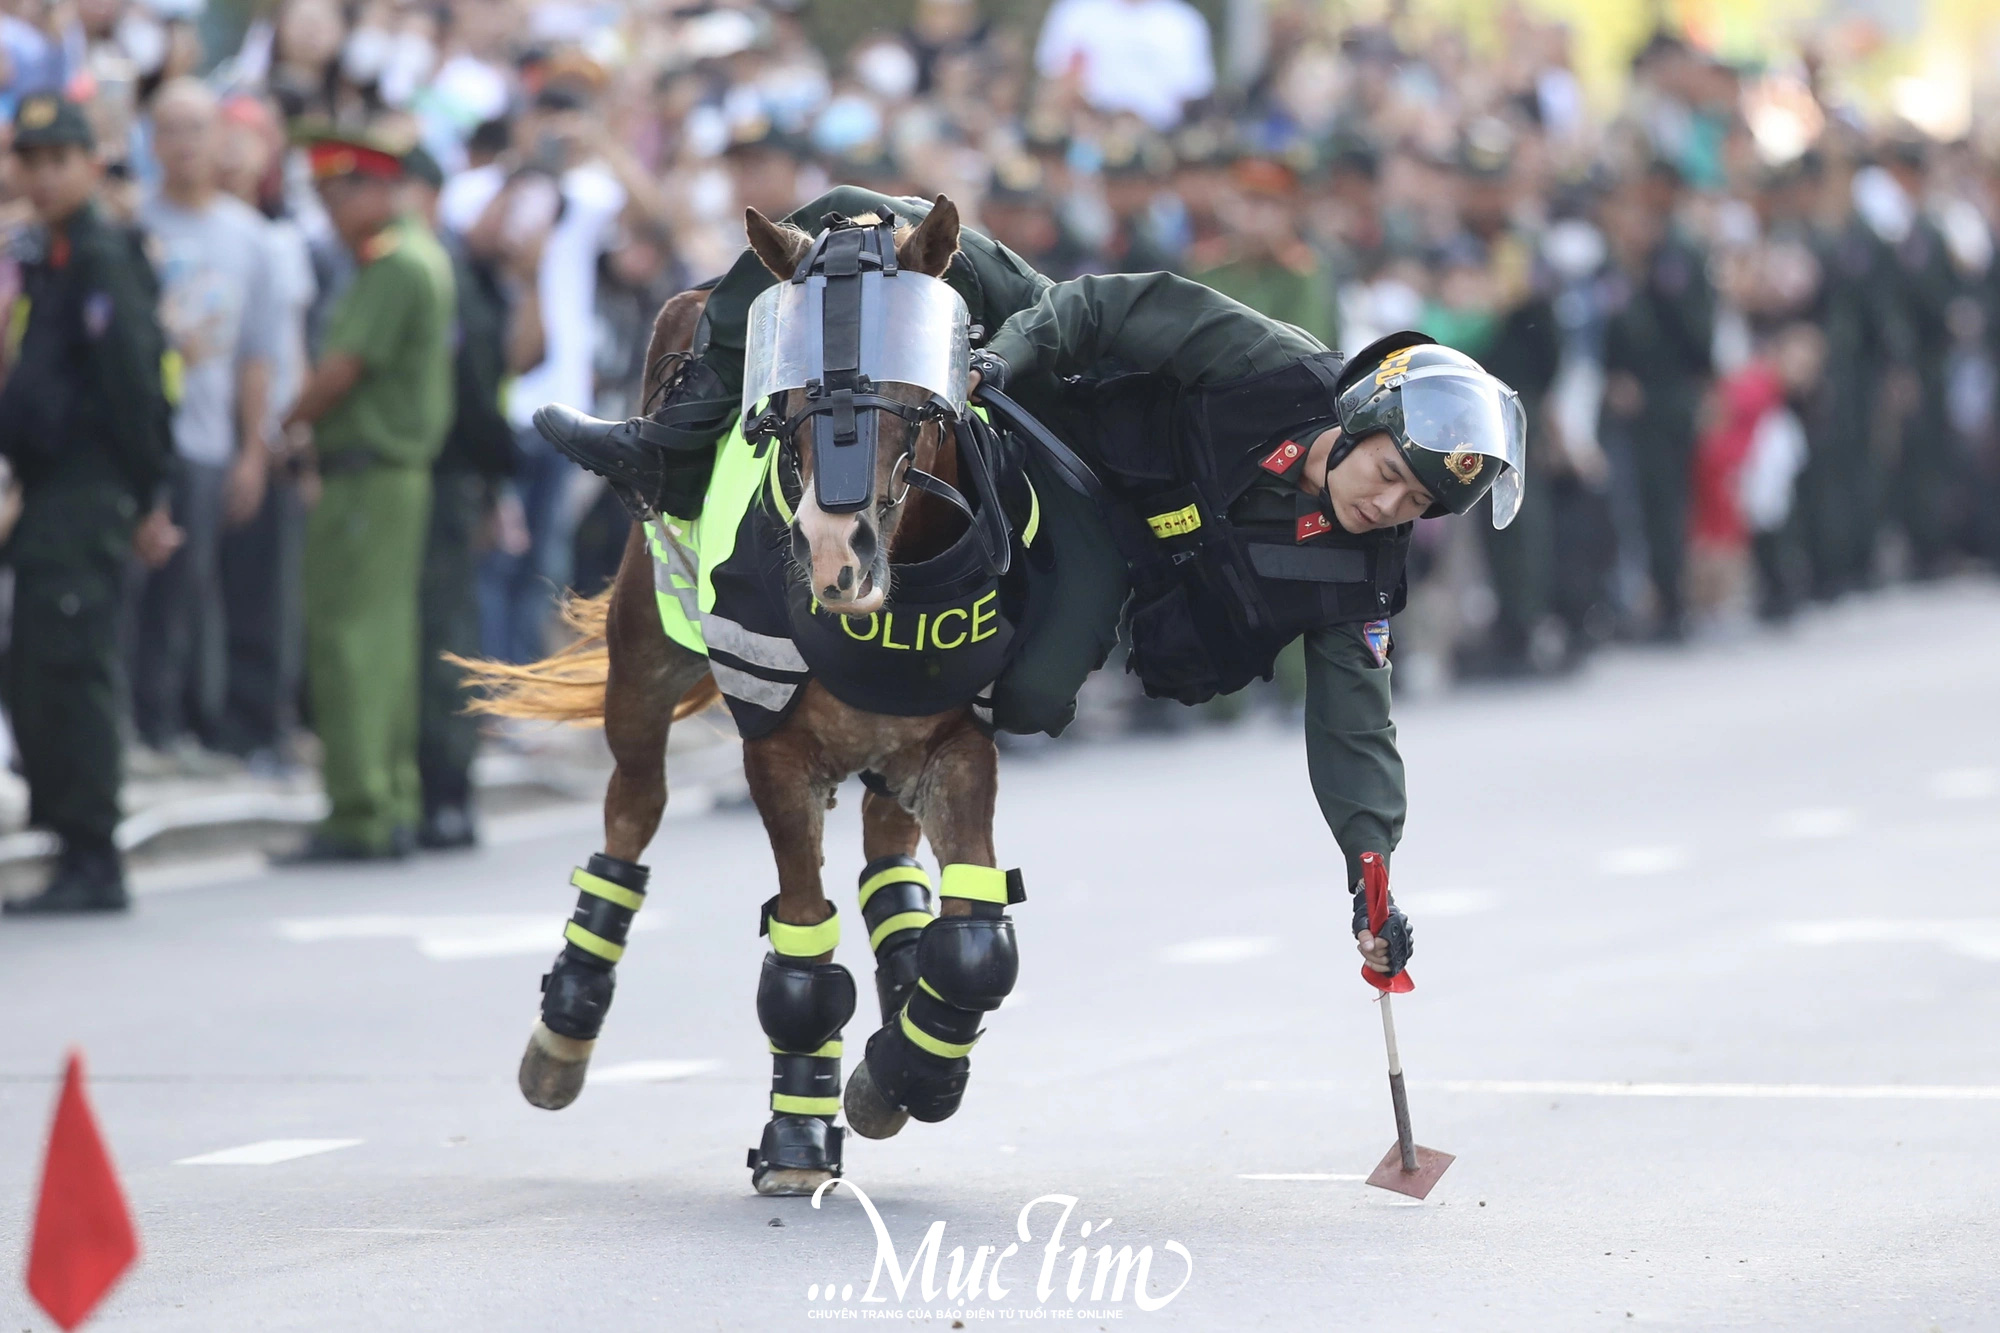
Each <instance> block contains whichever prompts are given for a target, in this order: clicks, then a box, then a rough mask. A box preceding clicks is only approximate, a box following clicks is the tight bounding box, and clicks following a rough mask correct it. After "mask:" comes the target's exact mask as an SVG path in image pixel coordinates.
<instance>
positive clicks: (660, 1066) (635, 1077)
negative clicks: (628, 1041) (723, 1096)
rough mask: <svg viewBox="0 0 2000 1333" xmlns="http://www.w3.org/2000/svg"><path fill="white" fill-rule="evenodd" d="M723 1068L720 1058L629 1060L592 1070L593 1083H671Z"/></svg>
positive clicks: (591, 1079)
mask: <svg viewBox="0 0 2000 1333" xmlns="http://www.w3.org/2000/svg"><path fill="white" fill-rule="evenodd" d="M720 1068H722V1061H720V1060H627V1061H626V1062H625V1063H624V1064H620V1065H606V1066H605V1067H604V1068H602V1069H593V1070H591V1071H590V1081H591V1082H592V1083H671V1082H673V1081H674V1080H675V1079H681V1078H693V1077H694V1076H695V1075H696V1074H706V1073H708V1072H709V1071H710V1070H712V1069H720Z"/></svg>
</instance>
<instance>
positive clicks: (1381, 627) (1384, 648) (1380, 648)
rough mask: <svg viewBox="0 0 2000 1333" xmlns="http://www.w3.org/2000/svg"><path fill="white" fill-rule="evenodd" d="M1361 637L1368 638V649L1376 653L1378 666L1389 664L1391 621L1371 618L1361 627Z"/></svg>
mask: <svg viewBox="0 0 2000 1333" xmlns="http://www.w3.org/2000/svg"><path fill="white" fill-rule="evenodd" d="M1361 637H1362V638H1364V639H1366V640H1368V651H1369V652H1371V653H1373V654H1375V665H1376V666H1387V665H1389V650H1390V648H1391V647H1392V646H1393V645H1392V644H1391V643H1390V641H1389V622H1388V621H1386V620H1371V621H1369V622H1368V623H1367V624H1365V625H1363V626H1362V627H1361Z"/></svg>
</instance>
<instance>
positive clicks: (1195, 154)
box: [1174, 120, 1242, 167]
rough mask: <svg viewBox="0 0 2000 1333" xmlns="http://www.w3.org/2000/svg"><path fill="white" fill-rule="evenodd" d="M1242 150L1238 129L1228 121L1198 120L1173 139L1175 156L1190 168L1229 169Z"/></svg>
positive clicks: (1185, 127)
mask: <svg viewBox="0 0 2000 1333" xmlns="http://www.w3.org/2000/svg"><path fill="white" fill-rule="evenodd" d="M1241 151H1242V145H1241V142H1240V137H1239V136H1238V134H1237V133H1236V128H1235V126H1233V125H1231V124H1230V123H1229V122H1228V121H1225V120H1198V121H1194V122H1192V123H1191V124H1188V125H1186V126H1184V127H1183V128H1182V129H1181V131H1180V133H1179V134H1178V135H1176V136H1175V137H1174V155H1175V157H1177V158H1178V159H1179V160H1180V162H1181V163H1182V164H1184V165H1186V166H1191V167H1226V166H1228V165H1229V164H1230V163H1231V162H1233V161H1235V160H1236V158H1237V157H1238V156H1239V154H1240V153H1241Z"/></svg>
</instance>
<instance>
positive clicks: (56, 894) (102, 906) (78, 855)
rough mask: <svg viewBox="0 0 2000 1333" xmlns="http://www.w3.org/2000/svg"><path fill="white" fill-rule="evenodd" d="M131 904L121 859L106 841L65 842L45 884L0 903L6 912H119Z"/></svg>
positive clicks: (46, 914)
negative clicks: (33, 892) (31, 894)
mask: <svg viewBox="0 0 2000 1333" xmlns="http://www.w3.org/2000/svg"><path fill="white" fill-rule="evenodd" d="M131 905H132V900H131V898H130V897H129V896H128V895H127V894H126V892H125V862H124V859H123V858H122V857H120V856H119V854H118V849H117V848H116V847H114V846H112V845H111V844H109V843H97V842H93V843H82V842H70V843H65V844H64V845H63V849H62V855H61V856H60V857H58V858H57V860H56V869H55V873H54V874H53V875H51V876H50V877H49V883H48V887H47V888H45V889H43V890H42V891H41V892H40V893H38V894H36V895H35V896H34V897H32V898H21V899H17V900H15V901H13V902H10V903H7V904H6V905H5V906H4V907H0V911H4V912H5V914H6V915H8V916H62V915H69V914H72V913H78V912H123V911H125V910H127V909H128V908H130V907H131Z"/></svg>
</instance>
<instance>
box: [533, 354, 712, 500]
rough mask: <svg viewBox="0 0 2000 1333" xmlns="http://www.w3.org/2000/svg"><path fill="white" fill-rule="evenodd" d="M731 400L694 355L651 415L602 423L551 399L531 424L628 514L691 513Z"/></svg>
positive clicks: (701, 494) (704, 487)
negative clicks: (601, 482)
mask: <svg viewBox="0 0 2000 1333" xmlns="http://www.w3.org/2000/svg"><path fill="white" fill-rule="evenodd" d="M736 407H737V404H736V400H735V398H734V396H733V395H731V394H730V392H729V390H728V389H727V387H726V386H724V384H723V383H722V380H721V379H720V378H719V377H718V376H717V375H716V373H715V372H714V371H713V370H711V369H709V367H708V366H707V365H705V364H704V363H702V362H701V361H698V360H690V361H687V362H685V363H684V365H683V366H682V368H681V370H680V371H679V373H677V374H676V375H675V376H674V378H673V379H672V380H670V381H668V383H667V386H666V389H665V392H664V394H663V396H662V401H661V403H660V405H659V407H658V408H656V409H655V410H654V411H653V412H652V413H651V414H650V415H648V416H643V417H633V418H631V419H630V420H627V421H600V420H598V419H597V418H596V417H592V416H586V415H584V414H583V413H582V412H579V411H577V410H576V409H575V408H573V407H565V406H563V405H562V404H561V403H550V404H549V405H548V406H546V407H543V408H541V409H539V410H538V411H537V412H536V413H535V429H536V430H538V431H540V432H541V433H542V438H543V439H545V440H547V441H548V442H549V443H550V444H552V445H554V446H555V448H556V450H557V452H559V453H561V454H562V455H563V457H565V458H567V459H569V460H570V461H571V462H573V463H575V464H576V465H577V466H578V467H580V468H582V469H584V470H585V471H586V472H594V473H596V474H597V475H598V476H600V477H602V478H604V479H605V480H606V481H608V482H610V483H611V489H612V490H613V491H615V492H616V493H617V495H618V498H619V499H620V500H622V501H624V503H625V507H626V508H627V509H628V510H630V511H631V512H632V516H633V517H634V518H637V519H640V520H644V519H647V518H650V517H652V516H653V515H654V514H659V513H665V514H672V515H673V516H674V517H676V518H696V517H699V515H700V514H701V502H702V499H703V498H704V495H705V494H706V492H707V489H708V474H709V470H710V466H711V464H712V463H713V461H714V457H715V444H716V441H717V440H719V439H721V438H722V435H723V432H725V431H726V430H728V429H729V420H730V418H731V417H732V416H734V415H735V414H736Z"/></svg>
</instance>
